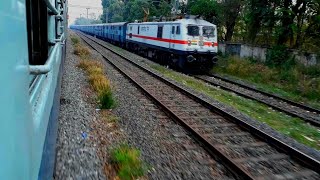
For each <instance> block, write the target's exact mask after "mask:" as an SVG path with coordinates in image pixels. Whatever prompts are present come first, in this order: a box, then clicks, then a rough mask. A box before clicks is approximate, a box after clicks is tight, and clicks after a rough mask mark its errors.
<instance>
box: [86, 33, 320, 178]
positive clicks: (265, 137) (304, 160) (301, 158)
mask: <svg viewBox="0 0 320 180" xmlns="http://www.w3.org/2000/svg"><path fill="white" fill-rule="evenodd" d="M82 35H83V36H85V37H87V38H88V39H91V41H93V42H95V43H96V44H98V45H100V46H102V47H103V48H106V49H108V50H109V51H111V52H112V53H114V54H116V55H118V56H119V57H121V58H122V59H124V60H126V61H128V62H130V63H131V64H132V65H134V66H136V67H138V68H140V69H141V70H143V71H145V72H147V73H148V74H150V75H151V76H153V77H156V78H157V79H159V80H161V81H162V82H164V83H166V84H167V85H169V86H170V87H173V88H174V89H176V90H178V91H180V92H182V93H183V94H185V95H187V96H188V97H190V98H191V99H193V100H195V101H197V102H198V103H201V104H202V105H203V106H205V107H206V108H208V109H209V110H210V111H212V112H214V113H217V114H220V115H222V116H223V117H224V118H226V119H227V120H229V121H231V122H233V123H235V124H238V125H239V127H240V128H241V129H244V130H245V131H248V132H249V133H250V134H252V135H254V136H255V137H257V138H259V139H260V140H262V141H264V142H267V143H268V144H270V145H272V146H273V147H275V148H276V149H278V150H279V151H280V152H285V153H286V154H288V155H289V156H290V157H291V158H293V159H295V160H297V161H298V162H299V163H301V164H303V165H304V166H305V167H307V168H309V169H312V170H313V171H315V172H317V173H319V174H320V169H319V168H318V167H320V161H318V160H316V159H314V158H313V157H310V156H309V155H307V154H305V153H303V152H301V151H299V150H297V149H296V148H294V147H291V146H290V145H288V144H286V143H284V142H282V141H280V140H279V139H276V138H274V137H273V136H271V135H269V134H267V133H265V132H264V131H262V130H260V129H258V128H256V127H254V126H252V125H250V124H248V123H247V122H245V121H243V120H241V119H240V118H238V117H236V116H234V115H231V114H229V113H228V112H226V111H225V110H223V109H221V108H219V107H217V106H215V105H214V104H211V103H210V102H208V101H207V100H205V99H203V98H201V97H198V96H197V95H195V94H194V93H192V92H189V91H188V90H186V89H183V88H181V87H179V86H177V85H175V84H174V83H172V82H170V81H168V80H166V79H165V78H163V77H161V76H160V75H158V74H156V73H154V72H152V71H151V70H149V69H147V68H145V67H143V66H141V65H139V64H138V63H136V62H134V61H132V60H130V59H129V58H127V57H125V56H123V55H121V54H119V53H118V52H116V51H114V50H113V49H110V48H109V47H107V46H106V45H104V44H101V43H100V42H97V41H96V40H94V39H92V38H91V37H89V36H87V35H84V34H83V33H81V35H80V37H81V38H82V39H83V40H84V41H85V42H86V43H87V44H88V45H89V46H91V47H92V48H93V49H95V50H96V51H97V52H98V53H100V52H99V51H98V50H97V49H96V48H95V47H93V46H92V45H91V44H90V43H89V42H87V41H86V40H85V39H84V38H83V37H82ZM100 54H101V55H102V56H103V57H104V58H105V59H106V60H108V61H109V62H110V63H111V64H113V66H115V68H117V69H118V70H120V72H121V73H122V74H124V75H125V76H127V77H129V79H130V80H131V81H132V82H134V84H136V85H137V86H138V87H139V88H141V89H142V90H143V91H144V92H146V93H147V94H148V96H150V97H151V98H152V99H153V100H155V101H156V102H157V103H158V104H159V105H160V106H161V107H162V108H163V109H164V110H165V112H166V113H168V115H169V116H171V117H173V118H174V119H175V120H176V121H178V122H181V124H182V125H183V126H184V127H185V128H186V129H187V130H189V131H190V132H192V134H193V135H194V136H195V137H197V139H198V140H199V141H200V142H202V143H203V144H204V145H205V146H206V147H205V148H206V150H207V151H208V152H209V153H210V154H211V155H212V156H214V157H217V155H218V158H220V159H221V160H223V161H224V162H225V163H226V164H227V165H229V167H230V168H231V170H232V171H236V172H237V173H238V175H239V174H240V175H242V176H243V177H245V178H247V179H254V178H253V177H252V176H251V175H250V174H249V173H248V172H246V171H245V170H243V169H242V168H241V167H238V166H237V164H236V163H234V162H233V161H232V159H230V158H228V157H226V156H225V155H224V154H223V153H222V152H220V151H219V150H218V149H216V148H215V147H214V146H213V145H212V144H211V143H210V142H208V141H207V140H206V139H205V138H204V137H203V136H201V135H200V134H198V133H197V132H196V131H195V130H194V129H193V128H192V127H190V126H189V125H188V124H186V123H185V122H184V121H183V120H182V119H180V118H179V117H178V116H177V115H176V114H175V113H173V112H172V111H170V109H168V108H167V107H166V105H164V104H162V103H161V102H159V101H158V100H157V99H156V98H155V97H153V96H152V95H151V94H150V93H148V91H147V90H146V89H144V88H143V87H140V85H139V84H138V82H136V81H135V80H133V79H132V78H131V77H130V75H127V74H126V73H125V72H122V70H121V69H120V68H119V67H117V66H116V65H115V64H114V63H112V61H110V60H109V59H108V57H106V56H105V55H103V54H102V53H100ZM212 146H213V147H212ZM233 168H235V169H233Z"/></svg>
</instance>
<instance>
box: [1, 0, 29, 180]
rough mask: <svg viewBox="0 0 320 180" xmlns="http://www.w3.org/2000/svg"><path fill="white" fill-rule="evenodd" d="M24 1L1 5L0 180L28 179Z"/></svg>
mask: <svg viewBox="0 0 320 180" xmlns="http://www.w3.org/2000/svg"><path fill="white" fill-rule="evenodd" d="M25 17H26V9H25V1H24V0H7V1H1V2H0V42H1V43H0V57H1V65H0V83H1V88H0V99H1V101H0V115H1V117H0V119H1V121H0V137H1V144H0V179H10V180H15V179H31V177H32V172H31V169H30V165H31V163H32V156H31V142H32V139H31V137H32V134H33V132H32V114H31V107H30V104H29V90H28V88H29V73H28V49H27V46H28V44H27V30H26V18H25Z"/></svg>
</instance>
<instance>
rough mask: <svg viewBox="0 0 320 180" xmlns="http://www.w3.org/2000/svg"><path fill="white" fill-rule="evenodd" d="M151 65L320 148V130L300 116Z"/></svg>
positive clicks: (297, 138)
mask: <svg viewBox="0 0 320 180" xmlns="http://www.w3.org/2000/svg"><path fill="white" fill-rule="evenodd" d="M150 66H151V68H153V69H155V70H157V71H158V72H160V73H162V74H164V75H165V76H166V77H168V78H171V79H174V80H175V81H177V82H179V83H182V84H184V85H186V86H188V87H190V88H192V89H194V90H196V91H198V92H200V93H203V94H206V95H208V96H209V97H211V98H213V99H216V100H218V101H220V102H223V103H224V104H226V105H229V106H232V107H234V108H235V109H238V110H239V111H241V112H242V113H244V114H247V115H248V116H250V117H251V118H254V119H256V120H259V121H261V122H263V123H265V124H267V125H269V126H271V127H272V128H273V129H275V130H277V131H279V132H280V133H282V134H284V135H287V136H289V137H292V138H293V139H295V140H297V141H298V142H300V143H302V144H305V145H307V146H310V147H312V148H315V149H318V150H320V130H319V129H317V128H315V127H313V126H310V125H308V124H307V123H305V122H304V121H303V120H301V119H299V118H293V117H291V116H288V115H286V114H284V113H282V112H279V111H276V110H273V109H272V108H270V107H268V106H266V105H264V104H262V103H259V102H257V101H253V100H250V99H246V98H243V97H240V96H238V95H236V94H234V93H230V92H227V91H224V90H221V89H219V88H215V87H213V86H209V85H207V84H205V83H203V82H201V81H199V80H196V79H194V78H192V77H189V76H186V75H183V74H181V73H178V72H175V71H173V70H170V69H167V68H165V67H163V66H160V65H150Z"/></svg>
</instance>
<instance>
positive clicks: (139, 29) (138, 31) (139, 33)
mask: <svg viewBox="0 0 320 180" xmlns="http://www.w3.org/2000/svg"><path fill="white" fill-rule="evenodd" d="M138 34H140V26H138Z"/></svg>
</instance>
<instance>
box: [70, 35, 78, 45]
mask: <svg viewBox="0 0 320 180" xmlns="http://www.w3.org/2000/svg"><path fill="white" fill-rule="evenodd" d="M71 41H72V44H73V45H76V44H79V42H80V41H79V39H78V38H77V37H75V36H71Z"/></svg>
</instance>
